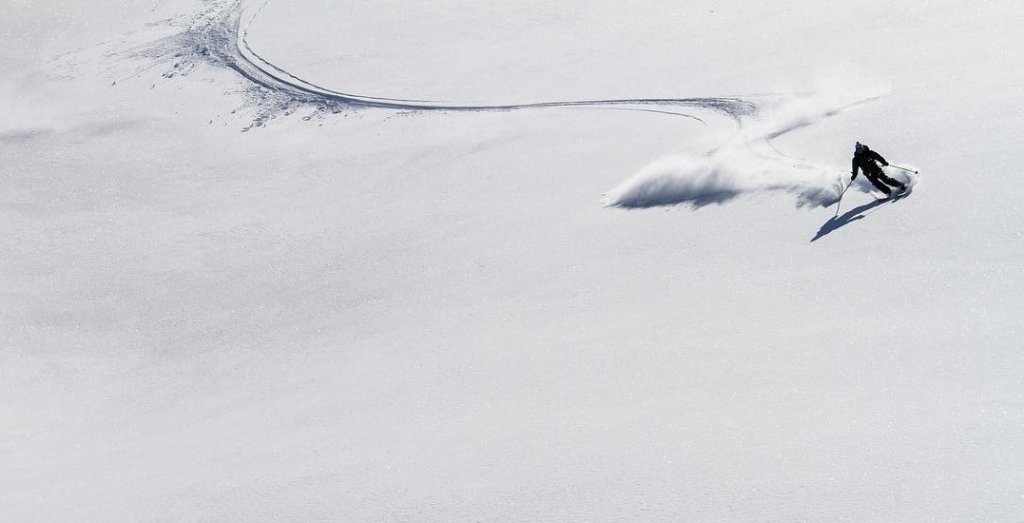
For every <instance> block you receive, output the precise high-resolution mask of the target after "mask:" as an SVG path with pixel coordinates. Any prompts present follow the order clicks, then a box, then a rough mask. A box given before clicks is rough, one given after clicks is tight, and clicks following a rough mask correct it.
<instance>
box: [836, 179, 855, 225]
mask: <svg viewBox="0 0 1024 523" xmlns="http://www.w3.org/2000/svg"><path fill="white" fill-rule="evenodd" d="M852 186H853V180H850V184H849V185H847V186H846V188H845V189H843V192H841V193H839V201H837V202H836V215H835V216H834V217H833V218H838V217H839V208H840V207H842V205H843V195H844V194H846V189H849V188H850V187H852Z"/></svg>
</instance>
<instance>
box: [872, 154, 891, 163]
mask: <svg viewBox="0 0 1024 523" xmlns="http://www.w3.org/2000/svg"><path fill="white" fill-rule="evenodd" d="M871 158H873V159H875V160H878V161H879V162H880V163H881V164H882V165H889V162H887V161H885V158H882V155H880V154H878V153H876V152H875V151H871Z"/></svg>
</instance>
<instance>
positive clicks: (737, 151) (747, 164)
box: [604, 88, 878, 208]
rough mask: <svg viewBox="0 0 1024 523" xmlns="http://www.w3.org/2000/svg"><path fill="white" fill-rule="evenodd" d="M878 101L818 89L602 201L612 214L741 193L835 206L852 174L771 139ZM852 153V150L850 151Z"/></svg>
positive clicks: (642, 174) (643, 173) (636, 178)
mask: <svg viewBox="0 0 1024 523" xmlns="http://www.w3.org/2000/svg"><path fill="white" fill-rule="evenodd" d="M876 98H878V95H877V94H875V95H869V94H865V93H864V92H859V93H851V92H848V91H844V90H841V89H827V88H826V89H823V90H822V91H820V92H819V93H817V94H815V95H810V96H799V97H793V98H790V99H788V100H782V101H780V102H778V103H776V104H775V105H774V106H766V107H765V111H764V114H763V115H762V116H761V117H760V118H757V119H750V120H745V121H744V122H743V123H742V126H741V127H740V129H739V131H738V132H736V133H735V134H734V135H733V136H731V137H730V138H729V139H728V140H726V141H725V143H724V144H722V145H720V146H718V147H717V148H715V149H713V150H711V151H710V152H707V153H704V154H698V153H689V154H677V155H673V156H669V157H666V158H662V159H660V160H657V161H655V162H653V163H651V164H650V165H647V166H646V167H644V168H642V169H641V170H640V171H639V172H637V173H636V174H635V175H633V176H632V177H630V178H629V179H628V180H626V181H625V182H623V183H621V184H619V185H618V186H617V187H615V188H613V189H612V190H610V191H608V192H607V193H605V195H604V203H605V205H606V206H609V207H622V208H646V207H657V206H671V205H689V206H691V207H693V208H700V207H703V206H706V205H710V204H722V203H726V202H728V201H731V200H734V199H735V198H737V197H739V196H742V195H744V194H752V193H761V192H773V191H774V192H784V193H789V194H792V195H793V196H794V197H795V199H796V205H797V207H827V206H829V205H832V204H834V203H836V201H837V200H838V199H839V195H840V193H841V192H842V190H843V187H844V180H845V176H844V175H845V173H847V172H848V171H849V167H845V168H844V167H841V166H839V165H825V164H815V163H813V162H808V161H805V160H800V159H794V158H791V157H788V156H785V155H783V154H781V153H779V152H778V151H777V150H776V149H775V147H774V146H773V145H772V143H771V140H772V139H775V138H778V137H780V136H782V135H784V134H786V133H789V132H792V131H794V130H797V129H801V128H803V127H807V126H809V125H813V124H815V123H817V122H819V121H821V120H824V119H825V118H828V117H831V116H834V115H836V114H839V113H840V112H843V111H845V110H847V109H851V108H853V107H856V106H858V105H860V104H863V103H867V102H869V101H872V100H874V99H876ZM851 154H852V150H851Z"/></svg>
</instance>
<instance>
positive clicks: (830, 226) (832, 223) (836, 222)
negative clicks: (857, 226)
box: [811, 200, 888, 242]
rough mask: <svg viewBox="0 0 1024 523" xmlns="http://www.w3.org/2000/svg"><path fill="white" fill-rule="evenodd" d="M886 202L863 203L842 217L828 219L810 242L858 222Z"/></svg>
mask: <svg viewBox="0 0 1024 523" xmlns="http://www.w3.org/2000/svg"><path fill="white" fill-rule="evenodd" d="M887 202H888V200H876V201H873V202H869V203H865V204H864V205H861V206H860V207H856V208H854V209H851V210H849V211H847V212H846V213H845V214H843V215H842V216H835V217H832V218H829V220H828V221H827V222H825V223H824V224H823V225H822V226H821V229H818V234H816V235H814V238H811V242H814V241H817V240H818V239H819V238H821V237H823V236H825V235H826V234H829V233H831V232H832V231H834V230H836V229H838V228H840V227H843V226H845V225H848V224H850V223H852V222H855V221H857V220H860V219H861V218H864V217H865V216H867V215H868V214H870V213H871V210H872V209H874V208H876V207H879V206H881V205H885V204H886V203H887Z"/></svg>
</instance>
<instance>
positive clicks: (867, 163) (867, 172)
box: [852, 145, 889, 178]
mask: <svg viewBox="0 0 1024 523" xmlns="http://www.w3.org/2000/svg"><path fill="white" fill-rule="evenodd" d="M875 162H880V163H881V164H882V165H889V162H887V161H885V158H882V155H880V154H878V153H876V152H875V151H872V150H871V149H868V147H867V146H866V145H865V146H864V148H863V149H862V150H861V151H860V152H857V153H853V167H852V169H853V170H852V172H853V177H852V178H857V169H860V170H861V171H864V176H873V175H876V174H881V173H882V168H881V167H879V166H878V164H877V163H875Z"/></svg>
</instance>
